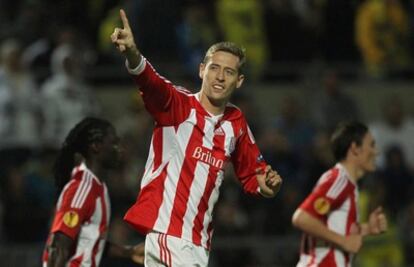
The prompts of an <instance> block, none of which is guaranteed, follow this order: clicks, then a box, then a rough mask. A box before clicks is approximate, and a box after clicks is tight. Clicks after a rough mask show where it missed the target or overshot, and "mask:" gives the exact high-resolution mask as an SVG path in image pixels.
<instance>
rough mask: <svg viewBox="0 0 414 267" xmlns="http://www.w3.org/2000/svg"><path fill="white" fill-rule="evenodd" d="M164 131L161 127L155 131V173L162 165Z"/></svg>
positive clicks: (153, 143)
mask: <svg viewBox="0 0 414 267" xmlns="http://www.w3.org/2000/svg"><path fill="white" fill-rule="evenodd" d="M162 129H163V128H161V127H156V128H155V129H154V138H153V142H152V145H153V149H154V168H153V169H152V170H153V171H155V170H156V169H158V167H159V166H160V165H161V163H162V138H163V134H162Z"/></svg>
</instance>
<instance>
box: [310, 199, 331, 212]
mask: <svg viewBox="0 0 414 267" xmlns="http://www.w3.org/2000/svg"><path fill="white" fill-rule="evenodd" d="M313 208H314V209H315V211H316V212H317V213H318V214H320V215H325V214H327V213H328V212H329V210H330V208H331V204H330V203H329V201H328V200H327V199H326V198H324V197H319V198H317V199H316V200H315V202H313Z"/></svg>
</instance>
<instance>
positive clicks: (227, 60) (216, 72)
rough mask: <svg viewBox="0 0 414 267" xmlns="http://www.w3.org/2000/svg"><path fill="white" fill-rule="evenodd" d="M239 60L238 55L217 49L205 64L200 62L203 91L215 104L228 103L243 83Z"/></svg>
mask: <svg viewBox="0 0 414 267" xmlns="http://www.w3.org/2000/svg"><path fill="white" fill-rule="evenodd" d="M239 62H240V59H239V58H238V57H237V56H235V55H233V54H231V53H228V52H224V51H217V52H215V53H214V54H213V55H212V56H211V58H210V59H209V60H208V61H207V62H206V63H205V64H203V63H202V64H200V71H199V75H200V78H201V79H202V80H203V83H202V85H201V93H202V94H204V95H205V96H207V98H208V99H209V100H210V102H212V103H213V104H215V105H223V104H225V103H227V101H228V100H229V98H230V96H231V94H232V93H233V91H234V89H236V88H239V87H240V86H241V85H242V83H243V80H244V76H243V75H241V74H239V70H238V69H239Z"/></svg>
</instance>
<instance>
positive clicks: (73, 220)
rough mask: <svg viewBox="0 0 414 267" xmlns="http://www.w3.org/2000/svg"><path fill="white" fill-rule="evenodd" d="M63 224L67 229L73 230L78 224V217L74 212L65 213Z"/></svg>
mask: <svg viewBox="0 0 414 267" xmlns="http://www.w3.org/2000/svg"><path fill="white" fill-rule="evenodd" d="M63 223H64V224H65V225H66V226H67V227H69V228H74V227H75V226H77V225H78V223H79V215H78V214H77V213H76V212H74V211H67V212H66V213H65V214H64V215H63Z"/></svg>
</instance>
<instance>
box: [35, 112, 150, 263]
mask: <svg viewBox="0 0 414 267" xmlns="http://www.w3.org/2000/svg"><path fill="white" fill-rule="evenodd" d="M120 160H121V151H120V148H119V138H118V136H117V134H116V131H115V128H114V127H113V126H112V125H111V124H110V123H109V122H108V121H106V120H102V119H97V118H86V119H84V120H82V121H81V122H79V123H78V124H77V125H76V126H75V127H74V128H73V129H72V130H71V131H70V132H69V135H68V136H67V137H66V140H65V142H64V144H63V147H62V149H61V150H60V153H59V155H58V158H57V160H56V163H55V179H56V183H57V185H58V187H59V188H60V189H61V193H60V196H59V199H58V202H57V205H56V213H55V216H54V219H53V224H52V228H51V230H50V234H49V237H48V240H47V243H46V248H45V251H44V253H43V266H47V267H58V266H62V267H63V266H91V267H94V266H98V265H99V262H100V260H101V256H102V253H103V251H104V247H105V243H108V244H107V245H108V248H107V249H108V251H109V253H110V254H112V255H113V256H118V257H129V258H131V260H132V261H134V262H136V263H140V264H143V262H144V259H143V258H144V244H143V243H142V244H138V245H136V246H121V245H116V244H113V243H110V242H106V235H107V232H108V226H109V219H110V202H109V195H108V190H107V188H106V185H105V182H104V180H105V179H106V178H107V172H108V170H109V169H112V168H115V167H117V166H119V164H120Z"/></svg>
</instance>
